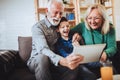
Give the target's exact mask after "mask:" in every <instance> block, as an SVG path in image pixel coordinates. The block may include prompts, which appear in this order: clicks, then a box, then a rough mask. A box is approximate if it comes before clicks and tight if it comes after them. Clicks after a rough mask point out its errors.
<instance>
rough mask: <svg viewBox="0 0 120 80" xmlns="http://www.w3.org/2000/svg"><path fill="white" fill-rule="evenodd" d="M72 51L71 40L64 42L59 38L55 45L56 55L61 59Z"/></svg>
mask: <svg viewBox="0 0 120 80" xmlns="http://www.w3.org/2000/svg"><path fill="white" fill-rule="evenodd" d="M72 51H73V45H72V38H69V39H68V40H64V39H63V38H61V37H60V38H59V39H58V41H57V43H56V53H57V54H59V55H61V56H63V57H66V56H68V55H69V54H71V53H72Z"/></svg>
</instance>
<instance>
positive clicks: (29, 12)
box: [0, 0, 35, 49]
mask: <svg viewBox="0 0 120 80" xmlns="http://www.w3.org/2000/svg"><path fill="white" fill-rule="evenodd" d="M34 23H35V14H34V0H0V49H18V42H17V37H18V36H31V27H32V25H33V24H34Z"/></svg>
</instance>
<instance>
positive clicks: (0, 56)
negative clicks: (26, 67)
mask: <svg viewBox="0 0 120 80" xmlns="http://www.w3.org/2000/svg"><path fill="white" fill-rule="evenodd" d="M17 52H18V51H15V50H0V75H7V74H8V73H9V72H11V71H12V70H13V69H14V67H15V60H16V55H17Z"/></svg>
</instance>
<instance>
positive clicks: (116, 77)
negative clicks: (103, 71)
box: [97, 74, 120, 80]
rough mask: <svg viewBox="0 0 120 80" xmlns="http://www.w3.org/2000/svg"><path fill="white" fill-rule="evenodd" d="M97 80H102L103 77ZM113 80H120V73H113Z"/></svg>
mask: <svg viewBox="0 0 120 80" xmlns="http://www.w3.org/2000/svg"><path fill="white" fill-rule="evenodd" d="M97 80H101V78H100V79H97ZM113 80H120V74H117V75H113Z"/></svg>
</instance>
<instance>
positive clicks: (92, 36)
mask: <svg viewBox="0 0 120 80" xmlns="http://www.w3.org/2000/svg"><path fill="white" fill-rule="evenodd" d="M106 13H107V12H106V9H105V7H104V6H102V5H100V4H93V5H91V6H90V7H88V9H87V11H86V14H85V18H84V22H82V23H79V24H78V25H77V26H76V27H74V28H73V29H72V31H75V32H76V31H77V32H78V33H80V34H81V35H82V36H83V39H84V42H85V45H89V44H102V43H106V47H105V49H104V51H103V53H102V55H101V58H100V61H106V59H107V58H109V57H111V56H113V55H114V54H115V53H116V49H117V47H116V38H115V29H114V27H113V25H112V24H111V23H110V22H109V19H108V15H107V14H106ZM88 54H89V53H88ZM87 66H88V67H89V68H98V70H99V67H100V63H99V62H93V63H88V64H87Z"/></svg>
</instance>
